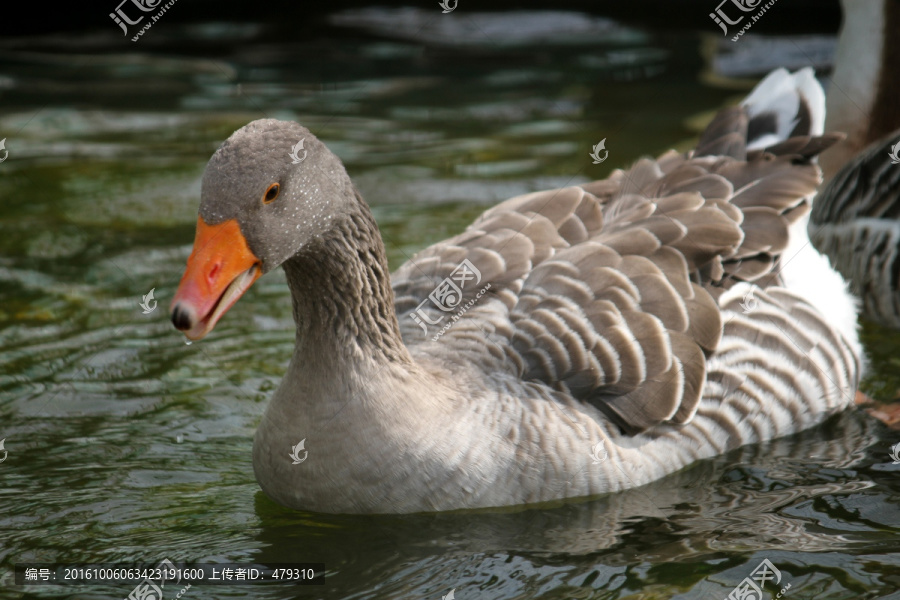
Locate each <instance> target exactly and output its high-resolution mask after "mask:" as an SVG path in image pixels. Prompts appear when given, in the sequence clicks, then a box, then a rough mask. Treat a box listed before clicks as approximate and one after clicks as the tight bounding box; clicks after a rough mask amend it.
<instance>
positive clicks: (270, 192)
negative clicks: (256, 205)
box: [262, 183, 281, 204]
mask: <svg viewBox="0 0 900 600" xmlns="http://www.w3.org/2000/svg"><path fill="white" fill-rule="evenodd" d="M280 191H281V186H280V185H278V184H277V183H273V184H272V185H270V186H269V188H268V189H267V190H266V193H265V194H264V195H263V200H262V201H263V204H269V203H270V202H273V201H274V200H275V198H277V197H278V193H279V192H280Z"/></svg>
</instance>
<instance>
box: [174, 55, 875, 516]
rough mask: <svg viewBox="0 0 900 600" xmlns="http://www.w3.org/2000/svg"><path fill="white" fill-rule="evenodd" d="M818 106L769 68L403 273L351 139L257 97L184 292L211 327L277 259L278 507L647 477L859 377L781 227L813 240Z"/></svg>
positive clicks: (832, 296)
mask: <svg viewBox="0 0 900 600" xmlns="http://www.w3.org/2000/svg"><path fill="white" fill-rule="evenodd" d="M823 113H824V95H823V92H822V89H821V87H820V86H819V84H818V83H817V82H816V80H815V78H814V76H813V72H812V70H811V69H808V68H807V69H804V70H800V71H797V72H796V73H789V72H787V71H785V70H778V71H775V72H773V73H771V74H770V75H769V76H768V77H766V78H765V79H764V80H763V81H762V82H760V84H759V85H758V86H757V87H756V88H755V90H754V91H753V92H752V93H751V94H750V96H748V97H747V98H746V99H745V100H744V102H743V103H742V104H741V105H740V106H735V107H731V108H728V109H725V110H723V111H721V112H720V113H719V114H718V115H717V116H716V117H715V118H714V120H713V121H712V122H711V124H710V125H709V126H708V128H707V129H706V130H705V132H704V133H703V134H702V135H701V137H700V138H699V143H698V144H697V147H696V148H695V149H694V150H693V151H690V152H687V153H684V154H682V153H677V152H675V151H669V152H666V153H665V154H663V155H661V156H660V157H659V158H657V159H655V160H654V159H650V158H643V159H640V160H638V161H637V162H636V163H635V164H634V165H632V166H631V167H630V168H629V169H627V170H616V171H614V172H613V173H612V174H611V175H610V176H609V177H608V178H607V179H605V180H601V181H593V182H590V183H585V184H583V185H577V186H571V187H565V188H562V189H556V190H549V191H543V192H536V193H531V194H526V195H523V196H518V197H515V198H511V199H509V200H506V201H504V202H502V203H500V204H498V205H496V206H494V207H492V208H490V209H489V210H487V211H486V212H484V213H483V214H482V215H481V216H480V217H479V218H478V219H476V220H475V222H474V223H472V224H471V225H470V226H469V227H468V228H466V229H465V230H464V231H463V232H461V233H459V234H458V235H456V236H454V237H451V238H449V239H446V240H444V241H442V242H439V243H436V244H434V245H431V246H429V247H427V248H425V249H423V250H422V251H420V252H419V253H418V254H416V255H415V256H414V257H413V258H412V259H410V260H409V261H408V262H406V263H405V264H403V265H401V266H400V267H399V268H398V269H397V270H396V271H395V272H394V273H393V274H390V273H389V271H388V264H387V259H386V257H385V247H384V243H383V242H382V239H381V235H380V233H379V230H378V226H377V224H376V222H375V219H374V218H373V216H372V212H371V210H370V209H369V206H368V205H367V204H366V202H365V201H364V200H363V198H362V196H361V195H360V193H359V192H358V191H357V190H356V188H355V187H354V185H353V182H352V181H351V179H350V176H349V175H348V174H347V171H346V170H345V169H344V167H343V165H342V163H341V161H340V160H339V159H338V157H337V156H335V155H334V154H333V153H332V152H331V151H329V149H328V148H327V147H326V146H325V144H323V143H322V142H321V141H320V140H319V139H317V138H316V137H315V136H314V135H313V134H312V133H311V132H310V131H309V130H308V129H306V128H304V127H302V126H301V125H299V124H297V123H295V122H289V121H280V120H273V119H260V120H256V121H253V122H251V123H249V124H247V125H246V126H244V127H242V128H240V129H238V130H237V131H236V132H234V134H232V135H231V136H230V137H229V138H228V139H227V140H226V141H225V142H224V143H223V144H222V145H221V147H219V149H218V150H217V151H216V152H215V153H214V154H213V156H212V158H211V159H210V161H209V163H208V165H207V167H206V170H205V172H204V174H203V178H202V186H201V197H200V208H199V216H198V220H197V226H196V234H195V239H194V245H193V250H192V252H191V254H190V256H189V257H188V260H187V266H186V269H185V272H184V275H183V277H182V279H181V281H180V283H179V285H178V289H177V291H176V293H175V295H174V297H173V300H172V304H171V307H170V316H171V319H172V322H173V324H174V326H175V327H176V328H177V329H178V330H180V331H182V332H183V333H184V334H185V335H186V336H187V338H189V339H190V340H200V339H202V338H203V337H204V336H206V335H207V334H208V333H209V332H210V331H211V330H212V329H213V328H214V327H215V325H216V323H217V322H218V321H219V319H221V318H222V316H223V315H224V314H225V312H226V311H228V310H229V308H231V307H232V306H233V305H234V304H235V302H237V301H238V299H239V298H240V297H241V295H242V294H244V293H245V292H246V291H247V289H248V288H250V286H251V285H252V284H253V283H254V282H255V281H256V280H257V279H258V278H259V277H260V276H262V275H263V274H264V273H267V272H269V271H272V270H273V269H275V268H277V267H278V266H281V267H282V268H283V269H284V273H285V275H286V280H287V285H288V287H289V288H290V294H291V300H292V309H293V318H294V321H295V324H296V340H295V348H294V351H293V354H292V356H291V359H290V363H289V365H288V367H287V371H286V373H285V376H284V379H283V380H282V382H281V384H280V385H279V387H278V388H277V389H276V391H275V392H274V394H273V396H272V398H271V400H270V402H269V403H268V405H267V406H266V409H265V412H264V414H263V417H262V419H261V422H260V424H259V426H258V428H257V431H256V434H255V436H254V440H253V451H252V462H253V470H254V474H255V476H256V479H257V481H258V483H259V485H260V487H261V488H262V490H263V491H264V492H265V494H266V495H268V496H269V497H270V498H271V499H273V500H274V501H276V502H277V503H279V504H282V505H284V506H286V507H289V508H293V509H297V510H306V511H313V512H323V513H356V514H361V513H414V512H433V511H447V510H463V509H490V508H496V507H509V506H529V505H536V504H541V503H546V502H555V501H562V500H565V499H573V498H586V497H592V496H597V495H600V494H607V493H611V492H616V491H620V490H626V489H629V488H636V487H638V486H641V485H643V484H646V483H648V482H651V481H654V480H657V479H660V478H662V477H663V476H665V475H667V474H670V473H673V472H675V471H677V470H679V469H682V468H684V467H686V466H687V465H690V464H691V463H693V462H695V461H698V460H701V459H704V458H709V457H713V456H716V455H719V454H722V453H724V452H726V451H728V450H730V449H733V448H737V447H740V446H743V445H746V444H752V443H757V442H761V441H764V440H770V439H773V438H778V437H781V436H786V435H789V434H792V433H795V432H797V431H800V430H803V429H805V428H809V427H812V426H814V425H816V424H819V423H821V422H822V421H823V420H825V419H826V418H828V417H829V416H830V415H833V414H835V413H837V412H839V411H842V410H844V409H845V408H846V407H848V406H850V405H851V404H852V403H853V397H854V393H855V389H856V386H857V383H858V379H859V376H860V347H859V340H858V338H857V333H856V319H855V306H854V304H853V299H852V297H851V296H850V295H849V294H848V293H847V290H846V286H845V284H844V282H843V280H842V279H840V277H839V276H838V275H837V274H836V273H835V272H834V271H832V270H831V269H830V267H829V266H828V263H827V261H825V260H824V259H822V258H821V257H817V258H816V257H813V258H811V259H810V258H809V257H808V256H807V255H804V254H802V253H800V254H797V253H794V254H789V253H788V252H789V251H791V252H793V251H792V250H791V248H799V247H804V246H806V247H808V245H809V244H808V238H806V236H805V231H806V222H805V219H806V216H807V214H808V210H809V202H810V198H811V196H812V194H813V193H814V192H815V189H816V186H817V185H818V183H819V181H820V171H819V168H818V166H817V165H816V164H815V156H816V155H817V154H818V153H819V152H820V151H822V150H823V149H825V148H827V147H828V146H829V145H831V144H832V143H834V141H835V140H836V139H838V137H839V136H837V135H834V134H823V133H822V128H823V119H824V114H823ZM300 139H303V140H305V146H304V148H305V150H306V151H307V155H306V158H305V159H304V160H303V161H301V162H296V161H294V160H292V159H291V157H290V154H291V150H292V148H293V147H294V146H295V145H296V144H297V143H298V140H300ZM793 238H797V239H793ZM808 275H811V276H814V277H817V279H816V282H817V284H816V287H814V288H808V287H803V286H804V285H805V284H804V283H802V282H805V281H806V279H804V277H805V276H808ZM797 281H800V282H801V283H797ZM301 442H302V443H301Z"/></svg>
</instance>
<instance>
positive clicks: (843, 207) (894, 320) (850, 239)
mask: <svg viewBox="0 0 900 600" xmlns="http://www.w3.org/2000/svg"><path fill="white" fill-rule="evenodd" d="M809 236H810V240H811V241H812V243H813V245H814V246H815V247H816V248H817V249H818V250H819V251H820V252H822V253H823V254H825V255H826V256H828V257H829V258H830V260H831V262H832V264H833V265H834V268H835V269H837V271H838V272H840V273H842V274H843V275H844V276H845V277H846V279H847V280H848V282H849V283H850V290H851V291H852V292H853V293H854V294H855V295H857V296H858V297H859V298H860V299H861V301H862V310H863V314H865V316H866V317H867V318H869V319H870V320H872V321H876V322H878V323H880V324H883V325H887V326H888V327H892V328H894V329H900V283H898V277H900V129H898V130H897V131H894V132H892V133H891V134H889V135H887V136H885V137H884V138H883V139H881V140H879V141H877V142H875V143H874V144H872V145H871V146H869V148H867V149H866V150H865V151H864V152H862V153H860V154H859V155H858V156H857V157H856V158H854V159H853V160H851V161H850V163H849V164H847V165H845V166H844V168H843V169H841V170H840V171H839V172H838V174H837V175H836V176H835V177H834V179H832V180H831V182H829V184H828V185H827V186H826V187H825V189H824V190H822V192H821V193H820V194H819V195H818V196H817V197H816V200H815V202H814V203H813V209H812V213H811V215H810V223H809Z"/></svg>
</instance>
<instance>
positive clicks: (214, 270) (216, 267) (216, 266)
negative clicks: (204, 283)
mask: <svg viewBox="0 0 900 600" xmlns="http://www.w3.org/2000/svg"><path fill="white" fill-rule="evenodd" d="M221 267H222V263H219V262H217V263H216V264H214V265H213V268H212V270H210V272H209V275H207V278H208V279H209V280H210V281H212V280H213V279H215V278H216V275H218V274H219V269H220V268H221Z"/></svg>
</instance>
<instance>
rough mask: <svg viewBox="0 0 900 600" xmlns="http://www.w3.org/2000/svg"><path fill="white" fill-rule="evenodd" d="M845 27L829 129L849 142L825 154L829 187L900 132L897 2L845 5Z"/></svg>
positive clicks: (856, 0)
mask: <svg viewBox="0 0 900 600" xmlns="http://www.w3.org/2000/svg"><path fill="white" fill-rule="evenodd" d="M841 9H842V11H843V23H842V24H841V31H840V33H839V35H838V46H837V53H836V54H835V58H834V70H833V72H832V74H831V77H830V80H831V81H830V84H829V86H828V95H827V97H826V104H825V106H826V113H825V114H826V117H825V129H826V130H827V131H841V132H843V133H845V134H846V135H847V137H846V139H844V140H841V141H839V142H838V143H836V144H834V146H833V147H831V148H829V149H828V150H827V151H825V152H823V153H822V156H821V158H820V160H819V162H820V163H821V166H822V171H823V172H824V178H825V181H826V182H828V181H831V179H832V178H833V177H834V175H835V174H836V173H837V172H838V171H839V170H840V169H841V168H842V167H843V166H844V165H846V164H847V163H849V162H850V161H851V160H852V159H853V158H854V157H855V156H857V155H858V154H860V153H861V152H863V150H865V149H866V148H867V147H868V146H869V145H870V144H872V143H874V142H876V141H877V140H880V139H881V138H882V137H883V136H885V135H888V134H889V133H890V132H892V131H894V130H895V129H900V77H898V74H900V47H898V46H897V44H896V43H895V41H896V40H894V39H893V36H895V35H896V33H897V32H898V31H900V4H898V3H897V2H896V0H841Z"/></svg>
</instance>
